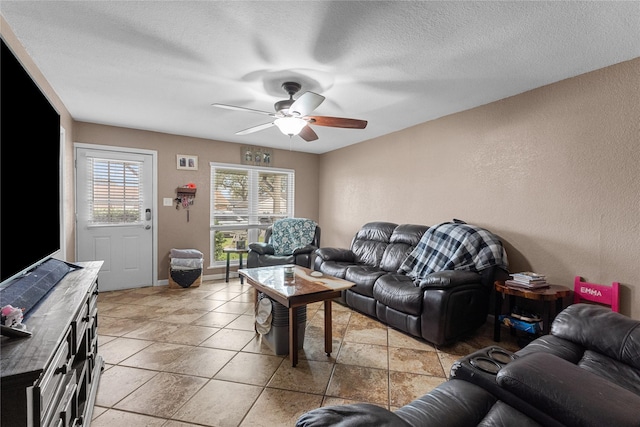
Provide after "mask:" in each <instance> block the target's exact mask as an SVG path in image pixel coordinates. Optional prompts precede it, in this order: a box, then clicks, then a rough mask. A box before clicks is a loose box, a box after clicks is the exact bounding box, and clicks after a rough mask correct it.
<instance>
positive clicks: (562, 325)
mask: <svg viewBox="0 0 640 427" xmlns="http://www.w3.org/2000/svg"><path fill="white" fill-rule="evenodd" d="M481 353H484V350H479V351H478V352H476V353H475V354H481ZM475 354H470V355H467V356H465V357H463V358H462V359H459V360H458V361H456V362H455V363H454V365H453V366H452V368H451V372H450V379H449V380H448V381H446V382H444V383H443V384H440V385H439V386H438V387H436V388H435V389H433V390H431V391H429V392H428V393H427V394H425V395H423V396H421V397H419V398H417V399H415V400H413V401H412V402H410V403H408V404H406V405H404V406H402V407H401V408H398V409H397V410H395V411H393V412H391V411H389V410H387V409H386V408H382V407H380V406H376V405H371V404H362V403H360V404H347V405H335V406H325V407H321V408H318V409H314V410H311V411H309V412H307V413H306V414H303V415H302V416H301V417H300V418H299V419H298V422H297V424H296V426H297V427H327V426H344V427H347V426H348V427H365V426H367V427H368V426H373V425H375V426H398V427H407V426H414V427H429V426H449V425H456V426H483V427H487V426H554V427H562V426H569V427H579V426H580V427H582V426H594V427H600V426H604V425H610V426H616V427H622V426H635V427H638V426H640V409H639V408H640V357H639V355H640V321H638V320H634V319H630V318H628V317H626V316H624V315H622V314H620V313H616V312H613V311H611V310H610V309H609V308H607V307H600V306H596V305H589V304H574V305H570V306H569V307H567V308H566V309H564V310H563V311H562V312H561V313H560V314H559V315H558V316H557V317H556V318H555V320H554V321H553V323H552V325H551V334H549V335H545V336H542V337H539V338H537V339H536V340H534V341H533V342H531V343H530V344H528V345H527V346H526V347H524V348H523V349H521V350H519V351H517V352H516V353H515V354H513V356H514V357H513V359H512V360H511V361H508V362H506V363H504V364H502V367H500V368H499V369H498V370H497V372H493V371H491V372H492V373H487V372H485V371H484V370H483V369H479V368H471V369H469V367H470V366H472V364H470V363H469V362H470V361H472V360H474V355H475ZM475 360H480V359H475ZM485 360H486V358H485ZM477 366H480V365H477Z"/></svg>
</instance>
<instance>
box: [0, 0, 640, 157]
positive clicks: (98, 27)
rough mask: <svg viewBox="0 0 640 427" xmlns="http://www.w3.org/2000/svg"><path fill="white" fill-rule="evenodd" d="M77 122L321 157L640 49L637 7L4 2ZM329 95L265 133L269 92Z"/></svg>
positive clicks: (0, 5)
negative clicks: (293, 85) (300, 119)
mask: <svg viewBox="0 0 640 427" xmlns="http://www.w3.org/2000/svg"><path fill="white" fill-rule="evenodd" d="M0 11H1V13H2V15H3V16H4V18H5V20H6V21H7V22H8V24H9V26H10V27H11V29H12V30H13V32H14V33H15V34H16V36H17V38H18V39H19V40H20V41H21V43H22V44H23V45H24V47H25V48H26V50H27V52H28V53H29V55H30V56H31V57H32V58H33V60H34V62H35V63H36V65H37V66H38V67H39V68H40V70H41V71H42V73H43V74H44V76H45V77H46V78H47V80H48V81H49V83H50V84H51V85H52V86H53V88H54V89H55V91H56V92H57V94H58V95H59V96H60V98H61V99H62V101H63V102H64V104H65V106H66V107H67V108H68V109H69V111H70V113H71V115H72V116H73V117H74V119H76V120H80V121H87V122H94V123H103V124H109V125H115V126H124V127H130V128H136V129H145V130H153V131H158V132H166V133H170V134H178V135H187V136H195V137H201V138H207V139H215V140H221V141H230V142H237V143H243V144H250V145H263V146H268V147H273V148H282V149H293V150H296V151H305V152H311V153H324V152H327V151H331V150H335V149H337V148H340V147H343V146H347V145H350V144H354V143H357V142H360V141H364V140H367V139H371V138H374V137H377V136H380V135H384V134H388V133H390V132H394V131H397V130H400V129H404V128H407V127H409V126H412V125H415V124H418V123H421V122H425V121H428V120H432V119H435V118H438V117H442V116H445V115H448V114H451V113H455V112H458V111H462V110H466V109H469V108H472V107H475V106H478V105H482V104H486V103H489V102H492V101H495V100H498V99H502V98H505V97H508V96H511V95H515V94H518V93H522V92H524V91H527V90H530V89H533V88H536V87H540V86H543V85H546V84H549V83H553V82H556V81H559V80H562V79H565V78H569V77H572V76H575V75H578V74H582V73H585V72H588V71H592V70H595V69H598V68H602V67H605V66H608V65H611V64H615V63H618V62H622V61H625V60H629V59H632V58H636V57H639V56H640V32H639V30H638V29H639V28H640V2H637V1H625V2H612V1H604V2H593V1H589V2H574V1H571V2H569V1H553V2H542V1H534V2H523V1H512V2H484V1H482V2H464V1H456V2H454V1H445V2H431V1H420V2H417V1H409V2H405V1H403V2H399V1H382V2H379V1H344V2H340V1H295V2H294V1H277V2H269V1H254V2H244V1H176V2H169V1H126V2H119V1H100V2H94V1H73V2H66V1H33V2H32V1H7V0H2V2H0ZM289 80H294V81H297V82H299V83H301V84H302V86H303V88H302V92H304V91H305V90H310V91H313V92H317V93H320V94H322V95H324V96H325V97H326V100H325V101H324V103H323V104H322V105H320V107H318V108H317V109H316V111H315V112H314V114H316V115H328V116H338V117H349V118H356V119H363V120H368V122H369V125H368V126H367V128H366V129H364V130H355V129H333V128H327V127H321V126H314V130H315V131H316V133H317V134H318V136H319V139H318V140H317V141H314V142H311V143H308V142H305V141H304V140H302V139H301V138H299V137H294V138H293V139H290V138H289V137H287V136H285V135H283V134H281V133H280V132H279V131H278V129H277V128H275V127H272V128H269V129H267V130H263V131H260V132H257V133H253V134H250V135H245V136H237V135H235V132H237V131H240V130H243V129H246V128H248V127H251V126H255V125H259V124H261V123H265V122H269V121H270V119H269V117H268V116H264V115H259V114H254V113H248V112H240V111H229V110H222V109H218V108H214V107H212V106H211V104H212V103H223V104H233V105H238V106H243V107H247V108H253V109H258V110H266V111H273V103H274V102H276V101H278V100H281V99H286V98H287V95H286V94H285V92H284V91H283V90H282V89H281V87H280V85H281V84H282V83H283V82H284V81H289Z"/></svg>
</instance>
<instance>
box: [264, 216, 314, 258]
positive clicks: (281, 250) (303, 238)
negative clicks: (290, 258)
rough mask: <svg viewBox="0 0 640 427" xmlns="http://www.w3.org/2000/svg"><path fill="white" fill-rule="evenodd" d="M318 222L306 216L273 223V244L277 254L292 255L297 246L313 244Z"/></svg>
mask: <svg viewBox="0 0 640 427" xmlns="http://www.w3.org/2000/svg"><path fill="white" fill-rule="evenodd" d="M316 225H317V224H316V223H315V221H312V220H310V219H305V218H284V219H279V220H277V221H276V222H274V223H273V228H272V231H271V244H272V245H273V249H274V250H275V254H276V255H291V254H293V251H294V250H295V249H297V248H302V247H304V246H307V245H309V244H311V242H312V241H313V236H314V235H315V233H316Z"/></svg>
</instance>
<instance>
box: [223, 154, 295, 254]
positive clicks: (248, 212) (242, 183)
mask: <svg viewBox="0 0 640 427" xmlns="http://www.w3.org/2000/svg"><path fill="white" fill-rule="evenodd" d="M294 178H295V173H294V171H292V170H288V169H274V168H263V169H261V168H256V167H246V166H237V165H226V164H216V163H212V164H211V254H212V255H213V259H212V262H213V263H215V262H222V261H226V255H224V254H223V252H222V249H223V248H225V247H236V242H238V241H240V242H247V244H248V242H258V241H262V240H264V230H265V229H266V228H267V227H268V226H269V225H271V224H273V222H274V221H275V220H277V219H279V218H288V217H293V206H294V184H295V182H294Z"/></svg>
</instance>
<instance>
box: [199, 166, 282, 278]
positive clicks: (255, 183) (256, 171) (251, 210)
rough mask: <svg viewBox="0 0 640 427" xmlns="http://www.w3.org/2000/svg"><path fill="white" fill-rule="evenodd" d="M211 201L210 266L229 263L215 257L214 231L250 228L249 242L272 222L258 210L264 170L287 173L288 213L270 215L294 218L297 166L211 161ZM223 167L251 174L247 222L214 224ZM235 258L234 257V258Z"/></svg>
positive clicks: (270, 172)
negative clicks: (218, 180) (260, 182)
mask: <svg viewBox="0 0 640 427" xmlns="http://www.w3.org/2000/svg"><path fill="white" fill-rule="evenodd" d="M209 167H210V172H209V174H210V189H209V191H210V197H209V200H210V205H209V254H210V257H209V267H210V268H215V267H224V266H225V265H226V257H225V259H221V260H216V259H215V257H216V254H215V233H216V232H218V231H225V230H226V231H230V230H233V231H236V230H246V231H247V236H248V238H247V245H248V244H249V242H255V241H257V240H258V236H259V233H260V231H261V230H265V229H266V228H268V227H269V226H270V225H271V224H269V223H267V224H265V223H260V221H259V220H260V218H261V217H264V216H265V215H264V213H263V214H261V213H260V212H259V179H258V178H259V176H260V174H261V173H269V174H274V173H276V174H283V175H286V176H287V202H286V213H285V214H284V215H282V214H273V213H271V214H269V216H271V217H273V218H276V217H277V218H293V217H294V216H295V210H294V208H295V170H294V169H285V168H274V167H264V166H249V165H238V164H234V163H219V162H210V163H209ZM220 169H231V170H237V171H241V172H247V175H248V187H249V188H248V197H247V198H248V201H247V202H248V213H247V223H244V224H230V225H228V224H227V225H215V224H214V222H215V219H216V215H215V204H216V185H215V180H216V173H217V170H220ZM233 258H235V259H233ZM231 264H232V265H237V264H238V259H237V255H235V256H232V259H231Z"/></svg>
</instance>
